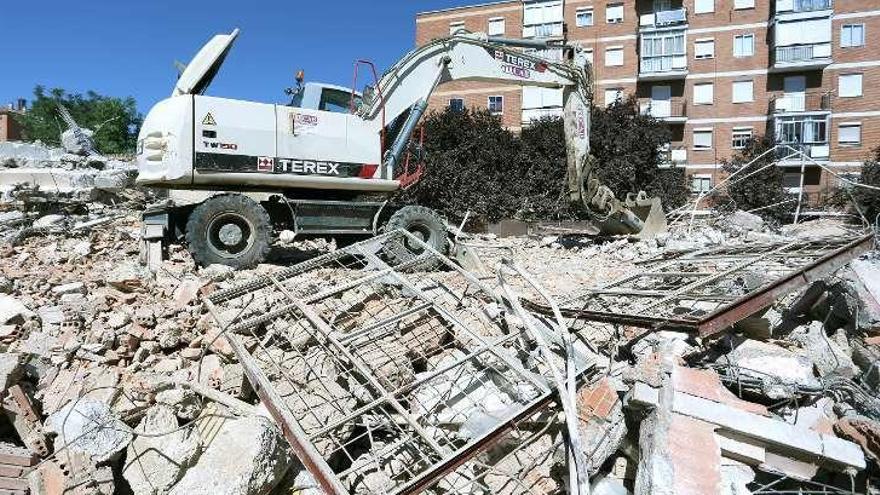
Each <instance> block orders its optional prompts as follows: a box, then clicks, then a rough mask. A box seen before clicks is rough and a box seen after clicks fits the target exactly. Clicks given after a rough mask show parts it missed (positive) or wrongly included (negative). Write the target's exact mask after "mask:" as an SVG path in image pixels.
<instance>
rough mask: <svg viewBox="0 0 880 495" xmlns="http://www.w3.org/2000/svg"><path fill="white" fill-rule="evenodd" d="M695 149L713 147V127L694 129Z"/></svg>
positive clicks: (709, 148)
mask: <svg viewBox="0 0 880 495" xmlns="http://www.w3.org/2000/svg"><path fill="white" fill-rule="evenodd" d="M694 149H695V150H711V149H712V129H694Z"/></svg>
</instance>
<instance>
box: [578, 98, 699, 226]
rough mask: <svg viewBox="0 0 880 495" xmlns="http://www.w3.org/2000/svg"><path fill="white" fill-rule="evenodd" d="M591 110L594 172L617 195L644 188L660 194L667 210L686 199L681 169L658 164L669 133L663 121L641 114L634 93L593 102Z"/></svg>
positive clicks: (687, 196)
mask: <svg viewBox="0 0 880 495" xmlns="http://www.w3.org/2000/svg"><path fill="white" fill-rule="evenodd" d="M591 114H592V128H591V130H590V149H591V150H590V151H591V153H592V154H593V156H594V157H596V163H597V164H598V165H597V167H598V168H597V170H596V172H597V175H598V176H599V179H600V180H601V181H602V182H603V183H604V184H605V185H606V186H608V187H609V188H611V190H612V191H614V194H615V195H616V196H617V197H618V198H620V199H623V198H625V197H626V195H627V193H638V192H639V191H645V192H646V193H647V194H648V196H659V197H660V198H661V199H662V200H663V207H664V208H665V209H666V210H667V211H668V210H671V209H674V208H677V207H679V206H681V205H683V204H684V203H685V202H686V201H687V200H688V198H689V197H690V190H689V188H688V185H687V176H686V174H685V171H684V169H683V168H661V167H660V165H661V164H662V163H663V161H664V158H663V156H662V155H661V151H660V149H661V147H662V146H664V145H666V144H668V143H669V141H670V137H671V134H670V132H669V128H668V127H667V126H666V125H665V124H664V123H662V122H660V121H659V120H657V119H655V118H654V117H652V116H650V115H644V114H642V113H641V112H640V111H639V105H638V101H637V100H636V99H635V98H634V97H630V98H628V99H625V100H619V101H616V102H614V103H612V104H611V105H609V106H607V107H597V106H594V107H593V109H592V112H591Z"/></svg>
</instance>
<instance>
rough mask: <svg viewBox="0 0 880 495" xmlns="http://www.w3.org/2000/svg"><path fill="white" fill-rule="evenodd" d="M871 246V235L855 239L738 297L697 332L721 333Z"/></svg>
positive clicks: (704, 333) (847, 261)
mask: <svg viewBox="0 0 880 495" xmlns="http://www.w3.org/2000/svg"><path fill="white" fill-rule="evenodd" d="M873 247H874V236H873V234H870V235H866V236H865V237H862V238H861V239H857V240H855V241H853V242H851V243H849V244H847V245H846V246H843V247H842V248H840V249H837V250H835V251H833V252H831V253H828V254H826V255H825V256H823V257H822V258H820V259H818V260H816V261H814V262H813V263H810V264H809V265H807V266H805V267H803V268H801V269H799V270H797V271H795V272H794V273H791V274H789V275H788V276H786V277H783V278H781V279H779V280H776V281H775V282H773V283H771V284H770V285H767V286H764V287H763V288H761V289H759V290H758V291H756V292H753V293H751V294H748V295H746V296H744V297H741V298H739V299H737V300H736V301H734V302H733V303H731V304H730V305H728V306H725V307H722V308H720V309H718V310H717V311H715V312H713V313H711V314H709V315H708V316H706V317H705V318H703V319H702V320H700V322H699V324H698V326H697V331H698V333H699V334H700V336H703V337H708V336H710V335H715V334H716V333H718V332H721V331H722V330H724V329H725V328H728V327H730V326H731V325H733V324H734V323H736V322H738V321H742V320H744V319H745V318H748V317H749V316H751V315H753V314H755V313H757V312H758V311H760V310H762V309H764V308H766V307H768V306H770V305H771V304H773V302H774V301H775V300H777V299H779V298H780V297H782V296H783V295H785V294H788V293H789V292H791V291H793V290H795V289H797V288H798V287H802V286H805V285H808V284H811V283H813V282H815V281H817V280H820V279H822V278H825V277H827V276H828V275H831V274H832V273H833V272H835V271H837V270H838V269H840V268H841V267H843V266H844V265H846V264H847V263H849V262H850V261H852V260H854V259H855V258H857V257H859V256H860V255H862V254H864V253H867V252H868V251H870V250H871V249H873Z"/></svg>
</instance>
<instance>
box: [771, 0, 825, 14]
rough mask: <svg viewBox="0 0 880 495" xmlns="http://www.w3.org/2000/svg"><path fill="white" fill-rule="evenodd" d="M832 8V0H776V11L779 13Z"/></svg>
mask: <svg viewBox="0 0 880 495" xmlns="http://www.w3.org/2000/svg"><path fill="white" fill-rule="evenodd" d="M833 8H834V2H833V1H832V0H777V2H776V12H777V13H780V14H787V13H798V12H815V11H817V10H831V9H833Z"/></svg>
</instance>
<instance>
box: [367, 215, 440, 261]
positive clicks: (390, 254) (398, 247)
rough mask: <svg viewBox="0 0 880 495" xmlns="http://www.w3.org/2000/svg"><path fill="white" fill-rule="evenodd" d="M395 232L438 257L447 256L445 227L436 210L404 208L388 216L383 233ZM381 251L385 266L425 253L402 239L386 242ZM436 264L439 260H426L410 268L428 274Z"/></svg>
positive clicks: (397, 238) (426, 258)
mask: <svg viewBox="0 0 880 495" xmlns="http://www.w3.org/2000/svg"><path fill="white" fill-rule="evenodd" d="M398 229H400V230H405V231H407V232H409V233H410V234H412V235H413V236H415V237H416V238H418V239H419V240H420V241H422V242H424V243H425V244H427V245H428V246H430V247H431V248H432V249H434V250H435V251H437V252H439V253H440V254H446V250H447V249H446V248H447V241H446V225H445V224H444V223H443V219H442V218H440V215H438V214H437V212H436V211H434V210H432V209H430V208H425V207H424V206H404V207H403V208H401V209H399V210H397V211H396V212H395V213H394V214H393V215H391V218H390V219H389V220H388V223H387V224H386V225H385V231H386V232H391V231H393V230H398ZM382 251H383V253H384V254H385V257H386V259H387V260H388V263H389V264H391V265H392V266H396V265H400V264H402V263H407V262H410V261H413V260H415V259H416V258H418V257H420V256H423V255H424V254H425V251H426V250H425V248H424V247H422V246H420V245H418V243H415V242H412V241H410V240H409V239H408V238H407V237H403V236H401V237H394V238H392V239H389V240H388V242H386V243H385V246H384V247H383V248H382ZM439 265H440V261H439V260H438V259H436V258H434V257H425V261H424V262H422V263H416V264H415V266H413V269H415V270H424V271H429V270H434V269H436V268H437V267H438V266H439Z"/></svg>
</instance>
